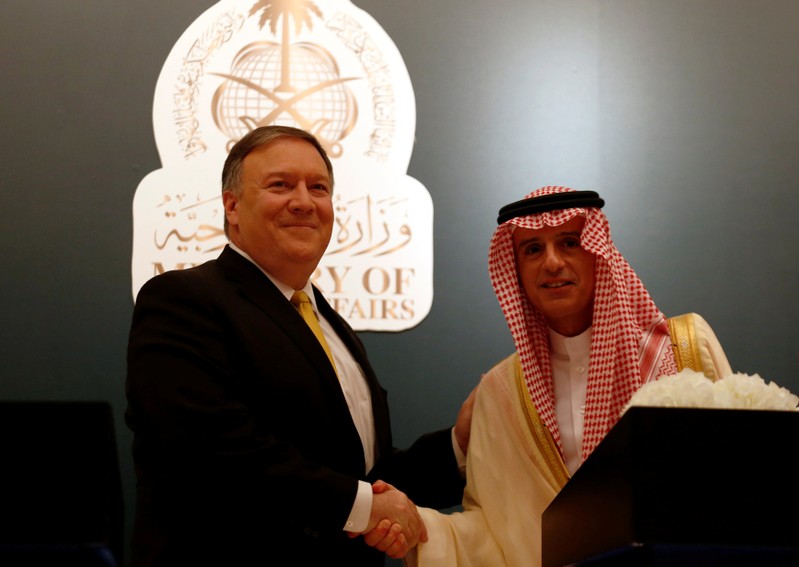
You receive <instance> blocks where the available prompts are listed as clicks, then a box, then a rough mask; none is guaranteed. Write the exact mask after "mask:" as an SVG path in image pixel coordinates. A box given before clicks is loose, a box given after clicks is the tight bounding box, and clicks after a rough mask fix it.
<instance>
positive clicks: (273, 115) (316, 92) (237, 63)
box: [212, 42, 357, 157]
mask: <svg viewBox="0 0 799 567" xmlns="http://www.w3.org/2000/svg"><path fill="white" fill-rule="evenodd" d="M289 65H290V70H289V69H284V66H289ZM288 71H290V72H288ZM219 75H220V76H222V77H225V79H226V80H225V81H224V82H223V83H222V84H221V85H220V86H219V87H218V88H217V90H216V93H215V94H214V100H213V107H212V109H213V116H214V121H215V122H216V124H217V126H218V127H219V128H220V129H221V130H222V131H223V132H224V133H225V134H227V136H228V137H229V138H230V140H231V142H230V143H231V145H232V144H233V143H235V141H237V140H239V139H240V138H241V137H242V136H244V135H245V134H247V132H249V131H250V130H252V129H254V128H257V127H258V126H265V125H269V124H278V125H282V126H294V127H297V128H302V129H304V130H308V131H310V132H312V133H313V134H315V135H316V136H317V137H318V138H319V141H320V142H321V143H322V144H323V145H325V146H326V149H327V150H328V152H329V153H330V155H331V157H338V155H340V153H341V146H340V144H339V142H340V141H341V140H342V139H344V138H345V137H346V136H347V134H349V133H350V132H351V131H352V128H353V126H354V124H355V120H356V118H357V103H356V101H355V97H354V96H353V95H352V93H351V91H350V90H349V89H348V88H347V86H346V84H345V83H346V81H349V80H353V79H351V78H350V79H348V78H341V77H340V75H339V70H338V65H337V64H336V61H335V59H333V57H332V56H331V55H330V53H328V52H327V51H326V50H324V49H323V48H321V47H319V46H317V45H313V44H309V43H296V44H292V45H291V46H290V47H289V49H288V53H285V51H284V50H283V49H281V46H280V45H279V44H277V43H272V42H257V43H253V44H250V45H248V46H246V47H244V48H243V49H242V50H241V51H240V52H239V54H238V55H237V56H236V58H235V60H234V61H233V64H232V65H231V73H230V74H221V73H220V74H219Z"/></svg>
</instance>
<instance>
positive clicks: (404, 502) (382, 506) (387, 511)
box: [349, 480, 427, 559]
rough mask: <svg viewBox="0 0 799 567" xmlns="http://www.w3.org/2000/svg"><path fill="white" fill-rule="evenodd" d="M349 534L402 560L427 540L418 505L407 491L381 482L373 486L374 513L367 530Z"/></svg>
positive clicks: (370, 517)
mask: <svg viewBox="0 0 799 567" xmlns="http://www.w3.org/2000/svg"><path fill="white" fill-rule="evenodd" d="M349 535H350V537H357V536H359V535H361V536H363V539H364V541H365V542H366V544H367V545H370V546H372V547H374V548H376V549H378V550H380V551H382V552H383V553H385V554H386V555H388V556H389V557H391V558H392V559H400V558H402V557H405V555H406V554H407V553H408V552H409V551H410V550H411V549H413V548H414V547H416V544H417V543H419V542H420V541H421V542H426V541H427V528H426V527H425V525H424V522H423V521H422V517H421V516H420V515H419V511H418V510H417V509H416V505H415V504H414V503H413V502H412V501H411V499H410V498H408V497H407V496H406V495H405V493H404V492H402V491H400V490H397V489H396V488H394V487H393V486H391V485H390V484H388V483H387V482H384V481H382V480H378V481H376V482H375V483H374V484H372V512H371V514H370V516H369V523H368V524H367V526H366V529H365V530H364V531H363V533H360V534H357V533H350V534H349Z"/></svg>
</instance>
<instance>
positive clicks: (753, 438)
mask: <svg viewBox="0 0 799 567" xmlns="http://www.w3.org/2000/svg"><path fill="white" fill-rule="evenodd" d="M798 446H799V412H788V411H760V410H731V409H699V408H666V407H633V408H631V409H629V410H628V411H627V412H626V413H625V414H624V415H623V416H622V418H621V419H620V420H619V422H618V423H617V424H616V425H615V426H614V427H613V429H612V430H611V431H610V433H608V435H607V436H606V437H605V439H603V440H602V442H601V443H600V444H599V445H598V446H597V448H596V449H595V450H594V452H593V453H592V454H591V456H590V457H589V458H588V459H586V461H585V462H584V463H583V465H582V466H581V467H580V468H579V469H578V470H577V472H576V473H575V474H574V476H573V477H572V478H571V479H570V480H569V482H568V483H567V484H566V486H564V488H563V490H562V491H561V492H560V493H559V494H558V496H557V497H556V498H555V499H554V500H553V502H552V503H551V504H550V506H549V507H548V508H547V509H546V510H545V512H544V515H543V534H542V546H543V547H542V559H543V567H563V566H566V565H577V566H580V567H583V566H584V567H589V566H590V567H610V566H613V567H627V566H635V567H661V566H663V567H665V566H669V567H671V566H675V567H677V566H679V567H699V566H701V567H712V566H720V567H721V566H723V567H744V566H745V567H796V566H799V463H797V454H798V452H799V449H798Z"/></svg>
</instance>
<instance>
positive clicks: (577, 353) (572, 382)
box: [549, 327, 591, 475]
mask: <svg viewBox="0 0 799 567" xmlns="http://www.w3.org/2000/svg"><path fill="white" fill-rule="evenodd" d="M549 338H550V344H551V346H552V352H551V353H550V358H551V363H552V381H553V384H554V388H555V418H556V419H557V420H558V430H559V431H560V444H561V448H562V449H563V460H564V461H565V462H566V468H567V469H568V470H569V474H572V475H573V474H574V472H575V471H576V470H577V469H578V468H580V464H581V463H582V446H583V424H584V423H585V390H586V386H587V384H588V359H589V355H590V351H591V329H590V327H589V328H588V330H586V331H584V332H583V333H582V334H580V335H577V336H576V337H566V336H563V335H561V334H558V333H556V332H555V331H553V330H552V329H550V330H549Z"/></svg>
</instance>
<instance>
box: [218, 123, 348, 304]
mask: <svg viewBox="0 0 799 567" xmlns="http://www.w3.org/2000/svg"><path fill="white" fill-rule="evenodd" d="M222 200H223V202H224V204H225V216H226V218H227V221H228V226H229V236H230V241H231V242H232V243H233V244H235V245H236V246H238V247H239V248H241V249H242V250H243V251H244V252H246V253H247V254H249V255H250V256H251V257H252V258H253V260H255V261H256V263H257V264H258V265H259V266H261V267H262V268H263V269H264V270H266V271H267V272H268V273H270V274H271V275H272V276H274V277H275V278H277V279H279V280H280V281H282V282H284V283H286V284H288V285H291V286H292V287H294V288H295V289H300V288H302V287H303V286H304V285H305V284H306V282H307V281H308V278H309V277H310V276H311V274H312V273H313V271H314V270H315V269H316V266H317V265H318V263H319V260H320V259H321V258H322V255H323V254H324V252H325V249H326V248H327V245H328V243H329V242H330V236H331V234H332V232H333V201H332V181H331V179H330V175H329V173H328V170H327V166H326V164H325V161H324V159H322V156H321V155H320V154H319V152H318V151H317V149H316V148H315V147H314V146H313V145H312V144H311V143H309V142H307V141H305V140H302V139H298V138H291V137H281V138H277V139H276V140H274V141H271V142H269V143H267V144H266V145H263V146H260V147H257V148H255V149H254V150H252V151H251V152H250V153H249V154H247V156H246V157H245V158H244V161H243V163H242V170H241V190H240V191H239V192H238V194H236V193H234V192H233V191H225V192H224V193H223V195H222Z"/></svg>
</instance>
